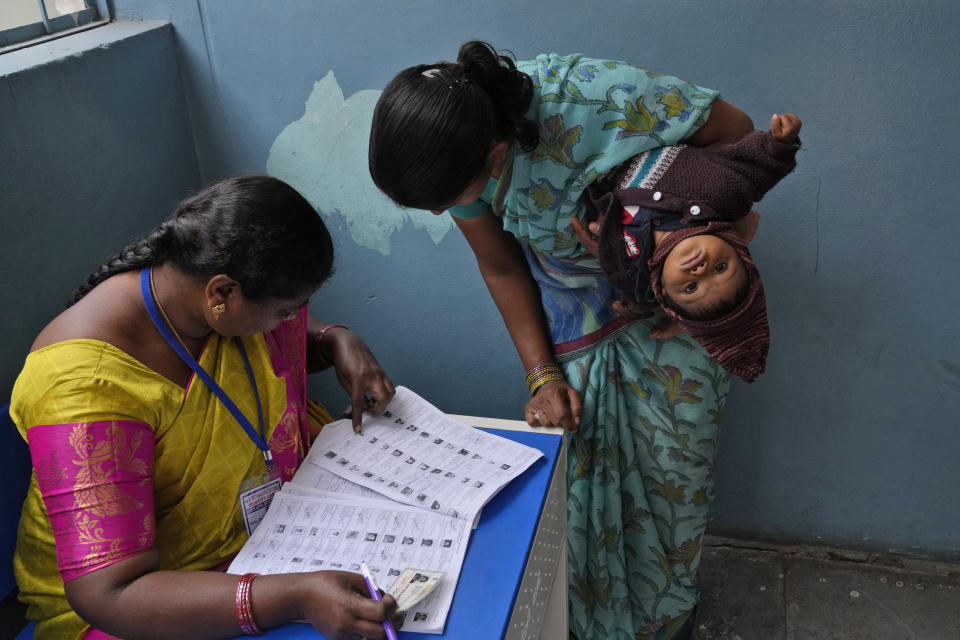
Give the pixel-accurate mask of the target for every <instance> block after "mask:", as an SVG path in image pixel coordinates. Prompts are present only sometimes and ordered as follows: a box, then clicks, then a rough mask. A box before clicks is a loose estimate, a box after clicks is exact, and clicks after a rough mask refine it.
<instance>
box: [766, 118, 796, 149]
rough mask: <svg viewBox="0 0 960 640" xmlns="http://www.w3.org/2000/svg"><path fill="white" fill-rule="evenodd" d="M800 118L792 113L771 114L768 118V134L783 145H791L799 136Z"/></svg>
mask: <svg viewBox="0 0 960 640" xmlns="http://www.w3.org/2000/svg"><path fill="white" fill-rule="evenodd" d="M801 124H802V123H801V122H800V118H798V117H797V116H796V115H795V114H793V113H784V114H779V113H775V114H773V117H772V118H770V134H771V135H772V136H773V137H774V138H775V139H776V140H779V141H780V142H783V143H784V144H793V143H794V142H796V140H797V136H799V135H800V126H801Z"/></svg>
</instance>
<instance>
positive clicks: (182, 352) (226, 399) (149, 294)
mask: <svg viewBox="0 0 960 640" xmlns="http://www.w3.org/2000/svg"><path fill="white" fill-rule="evenodd" d="M140 296H141V297H142V298H143V303H144V304H145V305H146V307H147V313H148V314H149V315H150V320H152V321H153V326H155V327H156V328H157V331H159V332H160V335H162V336H163V339H164V340H166V341H167V344H169V345H170V347H171V348H172V349H173V350H174V351H176V352H177V355H178V356H180V359H181V360H183V361H184V362H185V363H187V366H189V367H190V368H191V369H193V372H194V373H196V374H197V376H198V377H199V378H200V379H201V380H203V382H204V383H205V384H206V385H207V387H209V389H210V391H212V392H213V393H214V395H216V396H217V397H218V398H220V402H222V403H223V406H225V407H226V408H227V410H228V411H229V412H230V413H231V414H233V417H234V418H236V420H237V422H239V423H240V426H241V427H243V430H244V431H246V432H247V435H248V436H250V439H251V440H253V443H254V444H255V445H257V447H258V448H259V449H260V451H262V452H263V459H264V461H265V462H266V463H267V468H268V469H270V468H272V467H273V454H272V453H271V452H270V447H269V445H267V439H266V435H265V434H266V429H265V428H264V421H263V405H261V404H260V393H259V392H258V391H257V379H256V378H255V377H254V375H253V367H251V366H250V358H248V357H247V350H246V349H244V347H243V340H241V339H240V338H239V337H238V338H234V341H235V342H236V343H237V348H239V349H240V355H242V356H243V364H244V366H245V367H246V368H247V376H248V377H249V378H250V386H251V387H252V388H253V396H254V397H255V398H256V399H257V417H258V418H259V419H260V433H257V431H256V430H255V429H254V428H253V425H252V424H250V421H249V420H247V417H246V416H245V415H243V413H242V412H241V411H240V409H239V408H237V405H236V404H234V402H233V400H231V399H230V396H228V395H227V392H226V391H224V390H223V389H222V388H221V387H220V385H218V384H217V383H216V381H215V380H214V379H213V378H211V377H210V374H209V373H207V372H206V371H205V370H204V369H203V367H201V366H200V363H199V362H197V361H196V359H195V358H194V357H193V356H192V355H191V354H190V352H189V351H187V350H186V349H184V348H183V347H182V346H180V343H179V342H177V340H176V339H175V338H174V337H173V334H172V333H171V332H170V329H169V328H168V327H167V323H166V322H164V321H163V317H161V315H160V310H159V309H157V303H156V302H154V300H153V290H152V289H151V288H150V267H144V268H143V269H141V270H140Z"/></svg>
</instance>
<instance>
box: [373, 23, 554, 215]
mask: <svg viewBox="0 0 960 640" xmlns="http://www.w3.org/2000/svg"><path fill="white" fill-rule="evenodd" d="M532 98H533V82H532V81H531V80H530V77H529V76H528V75H527V74H525V73H523V72H521V71H519V70H518V69H517V67H516V65H515V64H514V62H513V60H511V59H510V58H509V57H507V56H504V55H499V54H498V53H497V52H496V50H495V49H494V48H493V47H492V46H490V45H489V44H487V43H485V42H480V41H477V40H474V41H471V42H467V43H465V44H464V45H463V46H461V47H460V51H459V53H458V54H457V61H456V62H438V63H436V64H431V65H426V64H424V65H418V66H415V67H410V68H409V69H405V70H403V71H401V72H400V73H399V74H397V76H396V77H395V78H394V79H393V80H391V81H390V83H389V84H388V85H387V86H386V88H385V89H384V90H383V94H382V95H381V96H380V99H379V100H378V101H377V106H376V109H374V112H373V125H372V128H371V131H370V151H369V153H370V155H369V164H370V175H371V177H372V178H373V181H374V183H376V185H377V186H378V187H379V188H380V189H381V190H382V191H383V192H384V193H385V194H387V196H389V197H390V199H392V200H393V201H394V202H396V203H397V204H400V205H402V206H406V207H414V208H418V209H437V208H440V207H443V206H447V205H449V204H450V203H451V202H453V201H454V200H456V198H457V197H458V196H459V195H460V194H461V193H463V192H464V191H465V190H466V188H467V187H468V186H469V185H470V183H471V182H473V181H474V180H476V179H477V178H478V177H479V176H480V175H481V174H482V173H483V171H484V167H485V166H486V163H487V154H488V151H489V148H490V145H491V144H492V143H493V142H494V141H507V142H515V143H516V144H517V145H518V146H519V147H520V148H521V149H523V150H524V151H532V150H533V149H534V148H536V146H537V142H538V139H539V131H538V128H537V124H536V123H535V122H534V121H532V120H529V119H528V118H526V116H525V114H526V111H527V109H528V108H529V106H530V101H531V100H532Z"/></svg>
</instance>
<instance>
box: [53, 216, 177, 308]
mask: <svg viewBox="0 0 960 640" xmlns="http://www.w3.org/2000/svg"><path fill="white" fill-rule="evenodd" d="M175 224H176V219H175V218H173V219H170V220H167V221H165V222H163V223H162V224H161V225H160V226H158V227H157V228H156V229H154V230H153V231H151V232H150V233H149V234H148V235H147V236H146V237H144V238H141V239H140V240H137V241H136V242H133V243H131V244H129V245H127V246H126V247H124V248H123V249H121V250H120V252H119V253H117V254H116V255H114V256H113V257H111V258H110V259H109V260H107V261H106V262H105V263H103V264H102V265H100V267H99V268H98V269H97V270H96V271H94V272H93V273H91V274H90V275H89V276H87V280H86V282H84V283H83V284H82V285H80V286H79V287H77V290H76V291H75V292H74V293H73V298H72V299H71V300H70V303H69V304H68V305H67V306H71V305H73V304H75V303H76V302H79V301H80V299H81V298H83V297H84V296H85V295H87V294H88V293H90V291H92V290H93V288H94V287H96V286H97V285H98V284H100V283H101V282H103V281H104V280H106V279H107V278H109V277H111V276H115V275H117V274H118V273H123V272H124V271H133V270H135V269H142V268H143V267H146V266H150V265H152V264H155V263H158V262H163V261H164V259H165V258H166V257H167V255H168V253H169V251H170V247H171V245H172V242H171V240H172V236H173V227H174V226H175Z"/></svg>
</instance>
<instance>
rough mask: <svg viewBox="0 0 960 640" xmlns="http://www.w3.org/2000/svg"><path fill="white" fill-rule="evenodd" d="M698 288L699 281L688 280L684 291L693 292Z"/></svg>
mask: <svg viewBox="0 0 960 640" xmlns="http://www.w3.org/2000/svg"><path fill="white" fill-rule="evenodd" d="M696 290H697V283H696V282H688V283H687V284H686V285H685V286H684V287H683V292H684V293H693V292H694V291H696Z"/></svg>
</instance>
